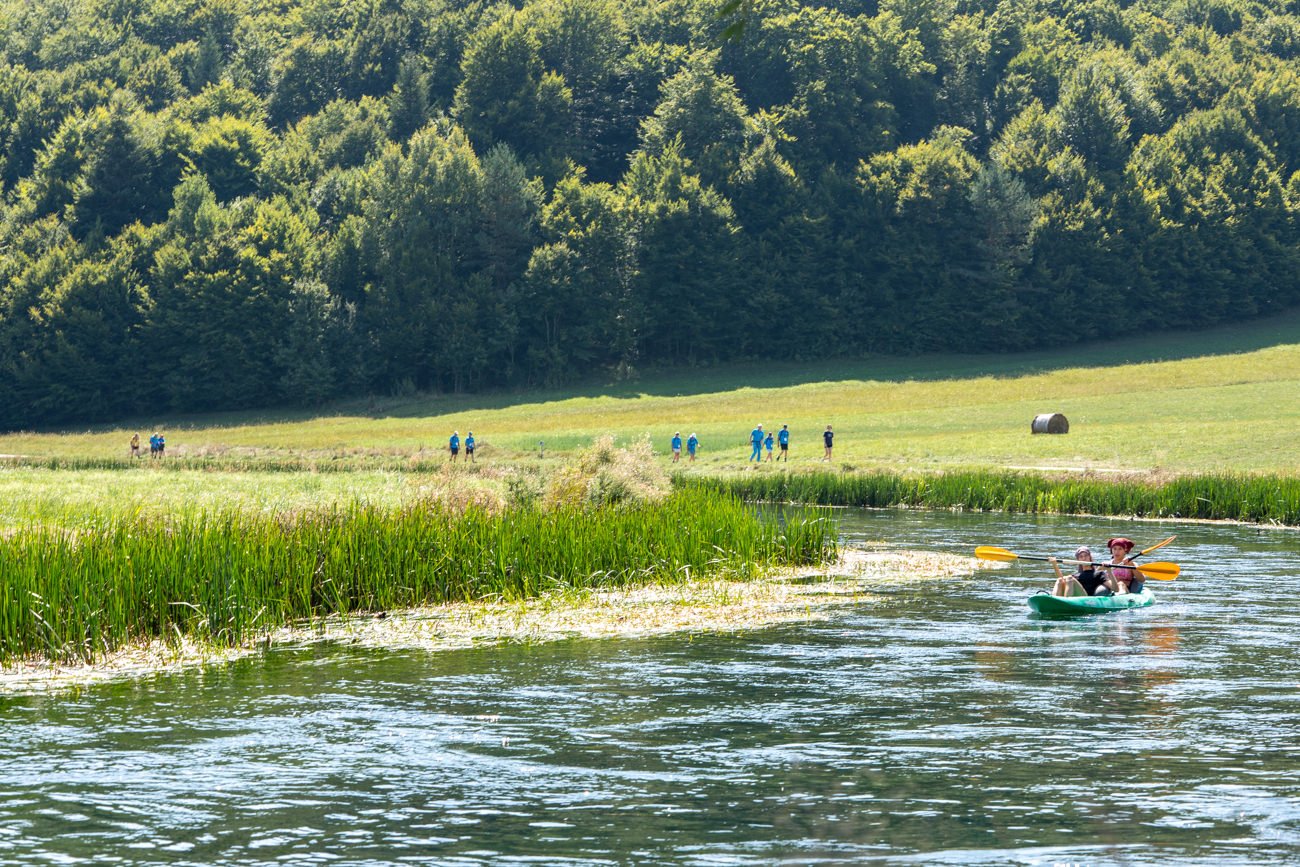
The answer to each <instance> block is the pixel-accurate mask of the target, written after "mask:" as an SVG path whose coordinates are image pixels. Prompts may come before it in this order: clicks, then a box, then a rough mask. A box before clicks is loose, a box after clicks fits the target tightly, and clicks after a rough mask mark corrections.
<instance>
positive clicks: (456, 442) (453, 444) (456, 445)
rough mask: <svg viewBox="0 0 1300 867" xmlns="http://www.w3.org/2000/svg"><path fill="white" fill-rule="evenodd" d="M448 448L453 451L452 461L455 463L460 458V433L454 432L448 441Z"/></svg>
mask: <svg viewBox="0 0 1300 867" xmlns="http://www.w3.org/2000/svg"><path fill="white" fill-rule="evenodd" d="M447 447H448V448H450V449H451V459H452V460H453V461H454V460H456V459H457V458H459V457H460V431H455V430H454V431H452V432H451V439H450V440H448V441H447Z"/></svg>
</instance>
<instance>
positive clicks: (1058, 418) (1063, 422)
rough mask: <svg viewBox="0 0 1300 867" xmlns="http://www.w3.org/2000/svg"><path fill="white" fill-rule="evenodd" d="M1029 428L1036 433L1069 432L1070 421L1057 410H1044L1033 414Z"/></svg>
mask: <svg viewBox="0 0 1300 867" xmlns="http://www.w3.org/2000/svg"><path fill="white" fill-rule="evenodd" d="M1029 429H1030V430H1031V431H1032V432H1033V433H1036V434H1040V433H1047V434H1063V433H1069V432H1070V422H1069V421H1068V420H1067V419H1066V417H1065V416H1063V415H1061V414H1060V413H1059V412H1045V413H1042V414H1041V415H1036V416H1034V423H1033V424H1032V425H1030V426H1029Z"/></svg>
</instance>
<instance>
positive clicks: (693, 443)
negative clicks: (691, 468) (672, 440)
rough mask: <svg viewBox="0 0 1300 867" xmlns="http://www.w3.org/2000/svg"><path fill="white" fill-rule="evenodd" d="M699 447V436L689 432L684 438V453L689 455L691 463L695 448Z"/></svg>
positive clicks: (693, 458) (693, 461) (693, 460)
mask: <svg viewBox="0 0 1300 867" xmlns="http://www.w3.org/2000/svg"><path fill="white" fill-rule="evenodd" d="M699 447H700V438H699V437H697V436H696V435H695V434H691V435H690V436H689V437H687V438H686V454H687V455H689V456H690V459H691V463H695V450H696V449H698V448H699Z"/></svg>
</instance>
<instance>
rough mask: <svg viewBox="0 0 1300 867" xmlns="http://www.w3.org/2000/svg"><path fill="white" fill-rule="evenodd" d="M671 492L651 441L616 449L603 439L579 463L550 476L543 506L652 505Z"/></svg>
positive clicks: (593, 444)
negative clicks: (655, 456) (656, 459)
mask: <svg viewBox="0 0 1300 867" xmlns="http://www.w3.org/2000/svg"><path fill="white" fill-rule="evenodd" d="M671 490H672V482H671V480H670V479H669V476H668V473H667V472H666V471H665V470H664V469H663V468H662V467H660V466H659V464H658V462H657V461H655V460H654V452H653V450H652V447H651V445H650V440H649V439H644V440H642V441H640V442H638V443H635V444H634V445H632V446H631V447H629V448H625V449H624V448H616V447H615V445H614V438H613V437H612V436H603V437H600V438H599V439H597V440H596V441H595V442H594V443H592V445H591V447H590V448H588V449H586V450H585V451H582V452H580V453H579V454H578V459H577V463H575V464H572V465H570V466H567V467H564V468H563V469H561V470H560V471H559V472H557V473H556V474H555V475H554V476H552V477H551V481H550V483H549V484H548V485H547V486H546V493H545V496H544V498H543V504H544V505H545V506H546V507H547V508H551V509H554V508H560V507H569V508H595V507H599V506H612V505H618V504H620V503H652V502H657V501H659V500H662V499H663V498H664V497H666V496H668V494H669V492H670V491H671Z"/></svg>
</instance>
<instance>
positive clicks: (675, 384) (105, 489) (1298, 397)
mask: <svg viewBox="0 0 1300 867" xmlns="http://www.w3.org/2000/svg"><path fill="white" fill-rule="evenodd" d="M1046 412H1060V413H1064V414H1065V415H1066V416H1067V417H1068V419H1069V421H1070V432H1069V433H1068V434H1066V435H1060V436H1047V435H1031V433H1030V423H1031V421H1032V419H1033V418H1034V416H1035V415H1036V414H1038V413H1046ZM757 423H762V424H763V425H764V426H765V428H767V429H773V430H775V429H779V428H780V426H781V425H782V424H788V425H789V426H790V429H791V431H792V448H791V460H790V464H789V468H790V469H791V470H796V469H798V468H799V467H808V468H812V467H817V468H823V467H824V466H825V465H824V464H822V463H821V457H822V446H821V432H822V431H823V430H824V429H825V426H826V425H827V424H831V425H833V426H834V429H835V464H836V465H837V466H839V467H841V468H854V469H888V470H895V471H901V472H935V471H943V470H946V469H953V468H997V469H1007V468H1035V469H1044V470H1061V471H1064V472H1076V471H1089V470H1090V471H1094V472H1096V473H1099V474H1105V473H1110V472H1124V473H1137V474H1153V475H1156V476H1161V477H1164V476H1169V475H1178V474H1185V473H1203V472H1221V471H1225V470H1226V471H1240V472H1269V473H1278V474H1283V475H1292V474H1297V473H1298V472H1300V447H1297V432H1298V431H1300V312H1296V313H1290V314H1287V315H1285V316H1280V317H1274V318H1272V319H1269V320H1267V321H1263V322H1253V323H1245V324H1242V325H1240V326H1236V327H1232V328H1225V329H1218V330H1214V331H1207V332H1197V333H1185V334H1160V335H1154V336H1151V337H1149V338H1125V339H1123V340H1114V341H1105V342H1098V343H1093V344H1088V345H1084V346H1082V347H1077V348H1072V349H1068V350H1061V351H1056V352H1035V353H1013V354H1001V355H976V356H953V355H944V356H922V357H916V358H903V359H899V358H889V359H865V360H855V361H849V362H820V363H815V364H795V363H780V364H770V365H752V366H739V367H719V368H706V369H702V370H696V371H684V370H678V371H675V372H673V373H671V374H663V375H646V376H644V377H643V378H642V379H641V380H639V381H634V382H618V383H610V384H608V385H600V384H597V385H593V386H584V387H578V388H573V389H570V390H567V391H551V392H533V393H518V394H507V393H494V394H490V395H486V396H481V395H480V396H472V395H471V396H416V397H411V398H375V399H370V400H365V401H358V402H356V403H354V404H346V405H340V406H337V407H333V408H330V409H328V410H324V411H320V412H314V413H311V412H293V413H282V414H276V413H260V414H249V413H243V414H228V415H214V416H205V417H176V418H166V417H159V418H141V419H134V420H130V421H127V422H124V423H122V424H118V425H108V426H102V427H96V428H93V429H89V430H80V431H66V432H39V433H14V434H8V435H3V436H0V454H5V455H15V456H21V457H20V459H19V460H18V461H16V462H15V461H10V466H9V467H8V468H7V469H4V470H2V471H0V495H3V497H4V501H5V502H7V503H8V504H9V508H8V509H6V511H8V512H10V513H11V514H8V515H6V516H4V517H5V518H7V520H4V521H3V523H11V522H12V521H13V520H14V519H15V518H17V517H18V514H17V513H20V512H28V513H29V514H30V512H31V510H35V511H47V512H54V511H57V510H59V509H62V508H73V509H76V508H77V506H76V504H77V503H82V504H86V503H93V502H109V503H112V504H115V505H118V506H122V505H126V506H127V507H130V506H131V504H133V503H144V502H160V501H161V502H163V503H176V504H182V503H183V504H194V503H201V504H202V503H209V502H210V503H213V504H217V503H221V502H223V501H229V502H232V503H233V504H237V505H239V506H241V507H243V506H246V505H256V506H257V507H259V508H295V507H298V506H301V505H302V504H307V503H311V504H319V503H321V502H322V501H339V500H346V499H354V498H357V497H361V498H367V499H372V500H378V501H400V500H402V499H403V498H406V497H409V496H412V495H419V488H420V485H421V484H423V483H422V482H420V481H412V480H411V479H410V478H408V477H407V475H408V474H407V473H406V472H404V465H406V464H409V465H411V466H415V465H417V464H418V465H419V467H420V468H421V472H422V474H424V475H426V476H427V475H428V474H429V472H430V467H433V466H438V464H439V462H440V461H442V460H443V459H444V455H445V446H446V441H447V437H448V436H449V435H450V433H451V431H452V430H458V431H459V432H460V434H461V436H462V438H463V437H464V436H465V435H466V433H467V432H468V431H470V430H472V431H473V432H474V435H475V437H476V438H477V439H478V442H479V461H480V464H479V466H478V467H477V468H474V470H473V471H474V472H477V473H478V474H482V475H483V478H485V479H488V478H490V477H492V474H493V473H494V472H495V471H496V470H499V469H504V468H511V471H512V472H529V473H531V472H534V471H539V472H545V471H546V469H547V468H549V467H554V466H556V465H558V464H560V463H563V462H565V461H566V460H567V459H568V458H569V457H570V456H572V455H573V454H574V453H575V452H576V451H577V450H578V449H580V448H583V447H585V446H587V445H589V444H590V443H591V442H592V441H593V439H595V438H596V437H598V436H601V435H604V434H612V435H614V436H615V437H617V438H618V439H619V440H620V441H623V442H631V441H634V440H638V439H641V438H644V437H649V438H650V439H651V441H652V443H653V445H654V449H655V452H656V454H657V455H658V457H657V459H658V460H662V461H664V462H667V461H668V460H669V457H668V453H669V448H668V446H669V440H670V438H671V436H672V434H673V432H674V431H681V433H682V436H683V438H685V437H686V436H687V435H689V434H690V433H692V432H695V433H696V434H697V435H698V436H699V438H700V440H701V443H702V447H701V451H700V458H699V460H698V462H697V463H695V464H694V465H687V464H686V463H685V459H683V464H682V465H681V469H682V470H684V471H686V472H690V473H712V472H721V473H731V472H736V471H742V470H743V471H753V472H769V471H772V470H773V469H775V468H774V467H772V466H770V465H769V466H763V467H759V468H752V470H751V467H750V466H749V465H748V464H747V461H746V459H747V457H748V455H749V447H748V435H749V431H750V430H751V429H752V428H753V426H754V425H755V424H757ZM153 430H162V431H163V432H165V434H166V435H167V443H168V447H167V453H168V459H167V460H169V461H171V460H173V459H175V458H183V459H186V460H185V461H183V463H186V464H189V463H190V462H191V461H192V460H194V459H206V460H204V463H209V464H210V465H211V467H213V468H219V467H220V465H221V464H222V463H223V462H234V461H239V460H247V461H253V462H256V461H270V462H274V461H277V460H289V459H299V460H307V461H316V462H337V463H338V464H339V466H346V467H348V468H349V469H350V470H351V471H350V472H348V473H346V474H339V475H338V477H334V474H326V473H314V472H306V473H303V472H293V473H283V472H282V473H259V472H240V473H235V472H219V473H212V472H195V473H189V472H182V473H155V472H140V473H135V472H131V473H123V472H121V471H120V470H114V469H105V470H74V471H65V470H41V469H35V468H32V467H30V466H23V464H29V463H30V462H32V461H38V460H41V459H49V458H59V459H66V460H73V461H76V460H96V459H106V458H107V459H122V458H124V457H125V456H126V453H127V442H128V440H129V438H130V434H131V433H132V432H135V431H138V432H139V433H140V434H141V439H142V440H144V441H145V442H146V444H147V439H148V435H149V433H150V432H151V431H153ZM542 443H544V446H543V445H541V444H542ZM543 453H544V457H541V456H540V455H541V454H543ZM140 463H141V464H142V465H147V464H150V461H148V459H146V460H144V461H141V462H140ZM148 468H149V469H158V467H148ZM782 468H784V467H782ZM450 471H451V470H450V468H449V469H448V470H442V469H441V467H438V469H437V470H436V471H435V472H438V473H442V474H444V475H445V474H446V473H447V472H450ZM454 471H455V472H457V473H466V472H470V471H471V469H470V468H466V467H458V468H456V469H455V470H454ZM498 481H500V479H498ZM502 483H503V484H504V482H502Z"/></svg>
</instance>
